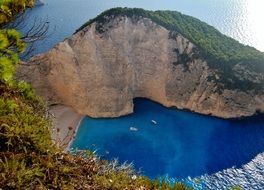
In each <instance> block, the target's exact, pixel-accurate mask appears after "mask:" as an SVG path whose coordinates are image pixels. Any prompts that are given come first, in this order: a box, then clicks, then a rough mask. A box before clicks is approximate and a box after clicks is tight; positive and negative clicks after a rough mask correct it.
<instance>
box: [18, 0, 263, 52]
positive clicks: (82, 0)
mask: <svg viewBox="0 0 264 190" xmlns="http://www.w3.org/2000/svg"><path fill="white" fill-rule="evenodd" d="M44 1H45V3H46V4H45V6H40V7H36V8H34V9H33V10H31V11H28V12H27V13H28V14H29V17H28V18H27V19H26V20H25V21H26V23H28V27H30V25H31V24H32V23H33V21H34V19H35V17H37V18H47V20H48V21H49V24H50V33H51V34H52V35H51V36H50V37H49V38H48V39H45V41H43V42H39V43H37V46H36V48H35V49H36V50H35V52H34V53H35V54H37V53H40V52H44V51H47V50H48V49H50V48H51V47H53V46H54V45H55V44H56V43H58V42H60V41H62V40H63V39H65V38H66V37H68V36H71V35H72V33H73V32H74V31H75V30H76V29H77V28H79V27H80V26H81V25H82V24H84V23H85V22H86V21H88V20H89V19H91V18H94V17H95V16H96V15H98V14H99V13H101V12H102V11H104V10H106V9H109V8H112V7H117V6H121V7H140V8H144V9H149V10H176V11H180V12H182V13H185V14H188V15H191V16H194V17H197V18H199V19H201V20H202V21H205V22H207V23H209V24H211V25H213V26H215V27H216V28H217V29H218V30H220V31H221V32H223V33H224V34H227V35H228V36H231V37H233V38H235V39H237V40H239V41H240V42H242V43H244V44H247V45H251V46H253V47H255V48H257V49H259V50H261V51H264V35H263V34H264V25H263V18H264V11H263V7H264V1H263V0H199V1H197V0H163V1H160V0H125V1H123V0H111V1H109V0H96V1H94V0H44ZM21 31H26V28H25V29H23V30H21Z"/></svg>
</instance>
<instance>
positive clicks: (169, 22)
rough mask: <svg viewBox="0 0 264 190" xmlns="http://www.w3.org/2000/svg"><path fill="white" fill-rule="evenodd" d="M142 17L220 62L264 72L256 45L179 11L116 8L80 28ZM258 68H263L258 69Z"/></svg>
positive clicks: (261, 58)
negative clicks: (246, 65) (111, 19)
mask: <svg viewBox="0 0 264 190" xmlns="http://www.w3.org/2000/svg"><path fill="white" fill-rule="evenodd" d="M119 15H121V16H128V17H133V16H141V17H145V18H149V19H151V20H152V21H154V22H156V23H157V24H159V25H161V26H163V27H165V28H166V29H168V30H171V31H176V32H178V33H180V34H181V35H183V36H184V37H186V38H187V39H189V40H190V41H191V42H193V43H194V44H195V45H196V46H198V47H199V49H200V50H201V51H202V53H203V54H204V56H205V57H206V59H214V60H218V61H220V62H226V63H231V64H232V63H233V62H235V63H237V62H240V61H241V62H247V63H250V64H252V65H254V66H255V67H258V68H261V70H262V71H264V53H262V52H260V51H258V50H256V49H255V48H253V47H250V46H246V45H243V44H241V43H239V42H238V41H236V40H234V39H232V38H230V37H228V36H226V35H224V34H222V33H220V32H219V31H218V30H216V29H215V28H214V27H212V26H210V25H208V24H206V23H205V22H202V21H200V20H199V19H196V18H194V17H191V16H188V15H184V14H181V13H180V12H177V11H148V10H144V9H139V8H113V9H109V10H107V11H105V12H103V13H102V14H100V15H99V16H97V17H96V18H94V19H92V20H90V21H88V22H87V23H85V24H84V25H83V26H81V27H80V28H79V29H78V30H77V32H78V31H80V30H82V29H83V28H84V27H86V26H87V25H89V24H91V23H93V22H100V23H104V22H106V21H107V20H108V18H109V16H119ZM258 64H259V65H258ZM256 71H259V70H257V69H256Z"/></svg>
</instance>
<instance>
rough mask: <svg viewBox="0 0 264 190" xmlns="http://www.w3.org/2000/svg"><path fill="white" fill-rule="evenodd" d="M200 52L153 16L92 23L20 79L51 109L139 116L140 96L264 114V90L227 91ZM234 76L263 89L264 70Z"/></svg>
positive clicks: (223, 113)
mask: <svg viewBox="0 0 264 190" xmlns="http://www.w3.org/2000/svg"><path fill="white" fill-rule="evenodd" d="M197 52H199V48H198V47H197V46H196V45H195V44H194V43H192V42H191V41H189V40H188V39H187V38H185V37H184V36H183V35H182V34H181V33H179V32H177V31H170V30H168V29H166V28H165V27H163V26H161V25H159V24H157V23H156V22H154V21H152V20H151V19H150V18H144V17H137V18H135V17H129V16H126V15H119V16H115V17H108V19H107V22H104V23H103V24H102V23H100V22H96V21H94V22H92V23H90V24H88V25H87V26H85V27H83V28H82V29H81V30H80V31H78V32H77V33H75V34H74V35H73V36H72V37H70V38H68V39H65V40H64V41H63V42H61V43H59V44H58V45H56V46H55V47H54V48H53V49H51V50H50V51H48V52H47V53H44V54H41V55H38V56H36V57H34V58H33V59H31V60H30V62H29V64H30V66H20V67H19V68H18V73H17V76H18V77H20V78H22V79H25V80H26V81H28V82H30V83H31V84H32V85H33V87H34V88H35V90H36V92H37V93H38V94H39V95H41V96H43V97H44V98H45V99H46V100H47V101H48V102H49V104H65V105H68V106H71V107H73V108H74V109H75V110H76V111H78V112H79V113H81V114H86V115H89V116H91V117H117V116H121V115H125V114H129V113H132V112H133V99H134V98H136V97H144V98H148V99H151V100H153V101H156V102H159V103H161V104H163V105H165V106H168V107H176V108H179V109H188V110H192V111H195V112H198V113H202V114H211V115H214V116H218V117H222V118H232V117H240V116H249V115H252V114H254V113H255V112H256V111H257V110H259V111H263V110H264V93H263V92H264V91H263V88H260V90H258V91H256V90H254V89H249V90H241V89H239V88H237V89H236V88H225V87H223V83H222V82H220V81H219V80H218V79H219V78H220V77H221V76H219V73H218V72H217V70H216V69H214V68H212V67H210V66H209V65H210V63H208V61H207V60H206V59H204V58H202V57H199V56H197ZM186 57H187V58H186ZM232 73H233V75H234V76H235V75H236V76H238V77H239V78H240V79H241V81H243V80H244V78H247V80H249V81H253V82H255V83H256V84H258V85H260V86H261V87H263V83H262V82H263V80H264V75H263V73H257V72H253V71H249V70H247V68H244V67H243V66H241V65H240V63H237V64H235V66H234V68H233V71H232ZM242 84H243V83H242Z"/></svg>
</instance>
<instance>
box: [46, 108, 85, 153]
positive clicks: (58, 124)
mask: <svg viewBox="0 0 264 190" xmlns="http://www.w3.org/2000/svg"><path fill="white" fill-rule="evenodd" d="M49 112H50V114H51V118H52V122H53V125H52V126H53V128H52V133H51V137H52V139H53V140H54V142H55V143H56V144H57V145H58V146H59V147H61V148H63V149H67V148H68V145H69V143H70V142H71V141H72V140H73V138H74V137H75V133H76V132H77V129H78V126H79V123H80V122H81V120H82V118H83V116H82V115H80V114H78V113H77V112H76V111H75V110H73V109H72V108H71V107H68V106H64V105H55V106H52V107H50V110H49Z"/></svg>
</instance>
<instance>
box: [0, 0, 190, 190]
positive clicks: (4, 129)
mask: <svg viewBox="0 0 264 190" xmlns="http://www.w3.org/2000/svg"><path fill="white" fill-rule="evenodd" d="M29 2H30V3H31V2H32V1H31V0H0V26H1V27H0V189H3V190H5V189H7V190H9V189H94V190H96V189H98V190H104V189H105V190H106V189H112V190H121V189H127V190H135V189H146V190H150V189H153V190H155V189H157V190H163V189H168V190H170V189H171V190H173V189H175V190H188V189H190V188H188V187H186V186H185V185H183V184H181V183H175V184H168V183H167V182H165V181H159V180H150V179H148V178H146V177H144V176H140V175H138V174H137V173H136V172H135V171H133V169H132V168H131V167H128V166H126V165H118V164H116V163H115V162H112V163H108V162H107V161H104V160H100V159H99V158H97V157H96V156H94V155H93V154H91V153H90V152H89V151H87V152H75V153H73V154H70V153H65V152H64V151H63V150H61V149H60V148H59V147H57V146H56V145H55V144H54V142H53V141H52V139H51V134H50V130H51V122H50V120H49V117H48V112H47V109H46V108H45V105H44V104H43V102H42V101H41V99H40V98H39V97H37V96H36V95H35V94H34V92H33V90H32V88H31V86H30V85H29V84H27V83H25V82H23V81H16V80H15V79H14V77H13V76H14V72H15V65H17V64H19V58H18V55H19V54H20V53H22V52H23V50H24V49H25V45H26V44H25V43H24V42H23V41H22V40H21V36H20V34H19V33H18V32H17V31H16V30H14V29H5V28H4V24H6V23H8V22H9V21H11V20H12V19H13V17H14V16H15V15H16V14H18V13H19V12H21V11H23V10H24V9H25V8H26V7H27V6H31V5H29V4H28V3H29Z"/></svg>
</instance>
